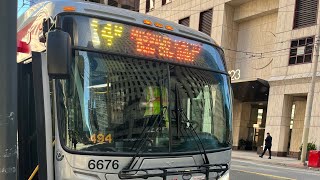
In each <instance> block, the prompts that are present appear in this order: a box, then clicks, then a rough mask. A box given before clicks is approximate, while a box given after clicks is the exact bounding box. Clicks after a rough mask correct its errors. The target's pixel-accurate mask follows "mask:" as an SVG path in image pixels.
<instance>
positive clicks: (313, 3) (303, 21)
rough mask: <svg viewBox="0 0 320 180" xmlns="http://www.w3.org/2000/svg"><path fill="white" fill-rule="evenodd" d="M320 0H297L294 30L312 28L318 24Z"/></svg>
mask: <svg viewBox="0 0 320 180" xmlns="http://www.w3.org/2000/svg"><path fill="white" fill-rule="evenodd" d="M317 11H318V0H296V8H295V13H294V25H293V28H300V27H306V26H312V25H315V24H316V23H317V16H318V13H317Z"/></svg>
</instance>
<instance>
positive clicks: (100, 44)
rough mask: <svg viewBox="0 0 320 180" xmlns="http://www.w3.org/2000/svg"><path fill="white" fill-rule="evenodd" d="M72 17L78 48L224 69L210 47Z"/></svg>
mask: <svg viewBox="0 0 320 180" xmlns="http://www.w3.org/2000/svg"><path fill="white" fill-rule="evenodd" d="M73 18H74V19H75V20H76V22H77V24H78V36H79V37H81V38H79V42H78V43H77V45H78V46H83V47H88V48H94V49H100V50H105V51H106V52H110V53H118V54H123V55H134V56H137V57H144V58H150V59H157V60H159V61H161V60H163V61H172V62H176V63H183V64H189V65H195V66H201V67H205V68H211V69H219V70H223V71H224V70H225V69H224V65H223V64H222V60H221V56H220V53H219V50H218V49H217V48H215V47H213V46H211V45H208V44H205V43H202V42H198V41H194V40H190V39H187V38H183V37H179V36H175V35H172V34H170V33H165V32H160V31H157V30H151V29H146V28H141V27H137V26H132V25H128V24H122V23H116V22H112V21H105V20H100V19H96V18H88V17H84V16H76V17H75V16H73ZM87 23H88V25H86V24H87ZM88 27H89V29H88ZM217 60H218V61H219V62H218V61H217ZM217 63H218V64H217Z"/></svg>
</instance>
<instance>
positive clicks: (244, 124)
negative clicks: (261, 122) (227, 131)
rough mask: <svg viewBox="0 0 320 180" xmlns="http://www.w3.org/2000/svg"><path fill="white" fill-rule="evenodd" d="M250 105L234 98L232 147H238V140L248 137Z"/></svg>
mask: <svg viewBox="0 0 320 180" xmlns="http://www.w3.org/2000/svg"><path fill="white" fill-rule="evenodd" d="M250 113H251V106H250V104H246V103H242V102H240V101H237V100H235V102H234V105H233V124H232V125H233V149H238V146H239V140H240V139H244V140H246V139H247V137H248V123H249V121H250Z"/></svg>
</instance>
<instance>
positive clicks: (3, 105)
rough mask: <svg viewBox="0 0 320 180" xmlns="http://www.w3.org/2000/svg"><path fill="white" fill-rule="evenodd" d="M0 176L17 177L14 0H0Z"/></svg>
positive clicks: (2, 177) (12, 179)
mask: <svg viewBox="0 0 320 180" xmlns="http://www.w3.org/2000/svg"><path fill="white" fill-rule="evenodd" d="M0 27H1V28H0V83H1V87H0V179H8V180H15V179H17V60H16V57H17V40H16V39H17V38H16V36H17V0H0Z"/></svg>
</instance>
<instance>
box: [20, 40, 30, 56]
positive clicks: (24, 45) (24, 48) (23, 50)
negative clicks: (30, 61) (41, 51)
mask: <svg viewBox="0 0 320 180" xmlns="http://www.w3.org/2000/svg"><path fill="white" fill-rule="evenodd" d="M17 52H20V53H26V54H27V53H30V47H29V44H27V43H26V42H24V41H18V43H17Z"/></svg>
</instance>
